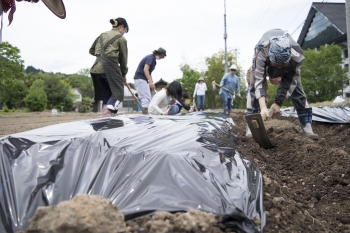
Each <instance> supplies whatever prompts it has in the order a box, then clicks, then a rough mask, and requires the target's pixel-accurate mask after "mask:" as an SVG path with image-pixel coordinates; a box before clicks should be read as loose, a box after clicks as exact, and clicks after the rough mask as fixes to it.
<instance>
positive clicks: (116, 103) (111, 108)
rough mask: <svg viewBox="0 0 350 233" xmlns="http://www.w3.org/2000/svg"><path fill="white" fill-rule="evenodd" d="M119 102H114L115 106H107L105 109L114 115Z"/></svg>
mask: <svg viewBox="0 0 350 233" xmlns="http://www.w3.org/2000/svg"><path fill="white" fill-rule="evenodd" d="M120 103H121V102H120V101H119V100H117V101H115V104H114V105H111V104H107V109H108V110H109V111H111V112H112V113H114V114H116V113H117V112H118V105H119V104H120Z"/></svg>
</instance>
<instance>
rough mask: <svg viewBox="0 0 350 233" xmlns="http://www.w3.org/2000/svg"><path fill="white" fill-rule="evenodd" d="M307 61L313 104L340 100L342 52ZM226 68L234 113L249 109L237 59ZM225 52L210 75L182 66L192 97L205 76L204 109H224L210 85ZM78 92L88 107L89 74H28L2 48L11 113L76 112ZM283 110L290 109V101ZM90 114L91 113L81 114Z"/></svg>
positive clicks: (3, 84) (1, 97) (312, 53)
mask: <svg viewBox="0 0 350 233" xmlns="http://www.w3.org/2000/svg"><path fill="white" fill-rule="evenodd" d="M304 54H305V61H304V63H303V65H302V67H301V77H302V82H303V88H304V91H305V93H306V95H307V97H308V102H309V103H315V102H322V101H329V100H333V99H334V98H335V97H336V96H339V95H341V90H342V88H343V87H344V83H346V81H345V80H347V76H346V72H347V70H346V69H345V68H344V69H343V68H342V67H341V64H342V49H341V47H339V46H337V45H334V44H332V45H326V46H321V47H320V48H319V49H318V50H314V49H313V50H311V49H308V50H306V51H304ZM227 55H228V62H229V63H230V64H236V65H237V68H238V70H237V72H236V75H237V76H238V77H239V79H240V89H241V95H242V97H243V98H235V100H234V108H239V109H244V108H246V89H247V84H246V81H245V75H246V72H245V70H243V69H242V67H241V66H240V65H239V64H238V63H237V60H238V58H237V57H236V54H235V53H234V52H233V51H232V50H230V51H228V54H227ZM223 60H224V52H223V51H219V52H218V53H216V54H213V55H212V56H211V57H206V58H204V61H205V64H206V67H207V68H206V69H205V70H202V71H198V70H196V69H194V68H191V67H190V66H189V65H188V64H182V65H181V66H180V69H181V71H182V77H181V78H178V79H177V81H179V82H180V83H181V84H182V86H183V90H184V91H186V92H188V94H189V95H190V96H192V95H193V91H194V88H195V84H196V83H197V81H198V78H199V77H200V76H204V80H205V83H206V85H207V87H208V91H207V93H206V108H213V109H215V108H221V107H222V100H221V98H220V96H219V91H218V89H217V90H213V87H212V82H213V81H215V82H216V83H218V84H219V83H220V81H221V79H222V77H223V76H224V74H225V67H224V63H223V62H222V61H223ZM268 85H269V87H268V105H271V104H272V103H273V100H274V95H275V93H276V89H277V87H276V86H274V85H272V84H271V83H269V82H268ZM73 87H74V88H79V89H80V90H81V91H82V93H83V104H84V103H85V104H86V103H89V102H90V100H91V99H92V98H93V97H94V96H93V95H94V91H93V84H92V79H91V77H90V73H89V69H81V70H80V71H78V72H77V73H75V74H71V75H67V74H62V73H52V72H50V73H47V72H44V71H42V70H39V69H35V68H34V67H31V66H29V67H27V69H26V70H25V69H24V61H23V60H22V59H21V56H20V50H19V49H18V48H17V47H15V46H13V45H11V44H10V43H8V42H3V43H1V44H0V103H1V104H2V105H6V106H7V107H8V108H19V107H27V108H29V109H30V110H31V111H43V110H45V109H52V108H56V109H61V107H63V109H64V111H70V110H72V109H74V108H75V107H77V106H76V105H77V104H76V103H74V99H75V98H76V96H75V95H74V94H73V93H72V91H71V88H73ZM283 106H292V104H291V101H290V100H286V101H285V102H284V104H283ZM82 109H85V110H87V109H88V108H87V107H86V106H85V108H82Z"/></svg>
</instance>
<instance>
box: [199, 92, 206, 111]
mask: <svg viewBox="0 0 350 233" xmlns="http://www.w3.org/2000/svg"><path fill="white" fill-rule="evenodd" d="M204 107H205V95H197V108H198V110H200V109H203V110H204Z"/></svg>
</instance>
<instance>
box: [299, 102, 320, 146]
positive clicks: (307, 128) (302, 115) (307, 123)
mask: <svg viewBox="0 0 350 233" xmlns="http://www.w3.org/2000/svg"><path fill="white" fill-rule="evenodd" d="M297 113H298V118H299V125H300V127H301V134H303V135H305V136H306V137H308V138H311V139H313V140H318V139H319V137H318V135H317V134H315V133H314V132H313V131H312V127H311V124H312V108H305V109H303V110H299V111H297Z"/></svg>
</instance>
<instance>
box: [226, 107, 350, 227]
mask: <svg viewBox="0 0 350 233" xmlns="http://www.w3.org/2000/svg"><path fill="white" fill-rule="evenodd" d="M232 117H233V120H234V122H235V123H236V124H237V126H238V128H237V129H236V130H237V131H238V138H239V144H240V146H241V148H242V150H243V154H244V155H245V156H247V157H251V158H253V159H254V160H255V162H256V163H257V164H258V165H259V167H260V169H261V170H262V172H263V174H264V206H265V210H266V214H267V224H266V228H265V230H266V232H350V184H349V183H350V147H349V145H350V137H349V136H350V125H340V124H326V123H317V122H316V123H313V129H314V132H315V133H317V134H318V135H319V136H320V138H321V140H319V141H313V140H311V139H308V138H305V137H303V136H301V135H300V134H299V131H300V128H299V126H298V120H297V119H296V118H283V117H277V118H278V119H274V120H271V121H269V122H266V124H265V126H266V129H267V131H268V134H269V137H270V139H271V140H272V142H273V144H274V145H275V146H276V147H275V148H273V149H269V150H266V149H263V148H260V147H259V146H258V144H256V143H254V141H253V139H252V138H247V137H245V121H244V119H243V113H242V112H240V113H234V114H232Z"/></svg>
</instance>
